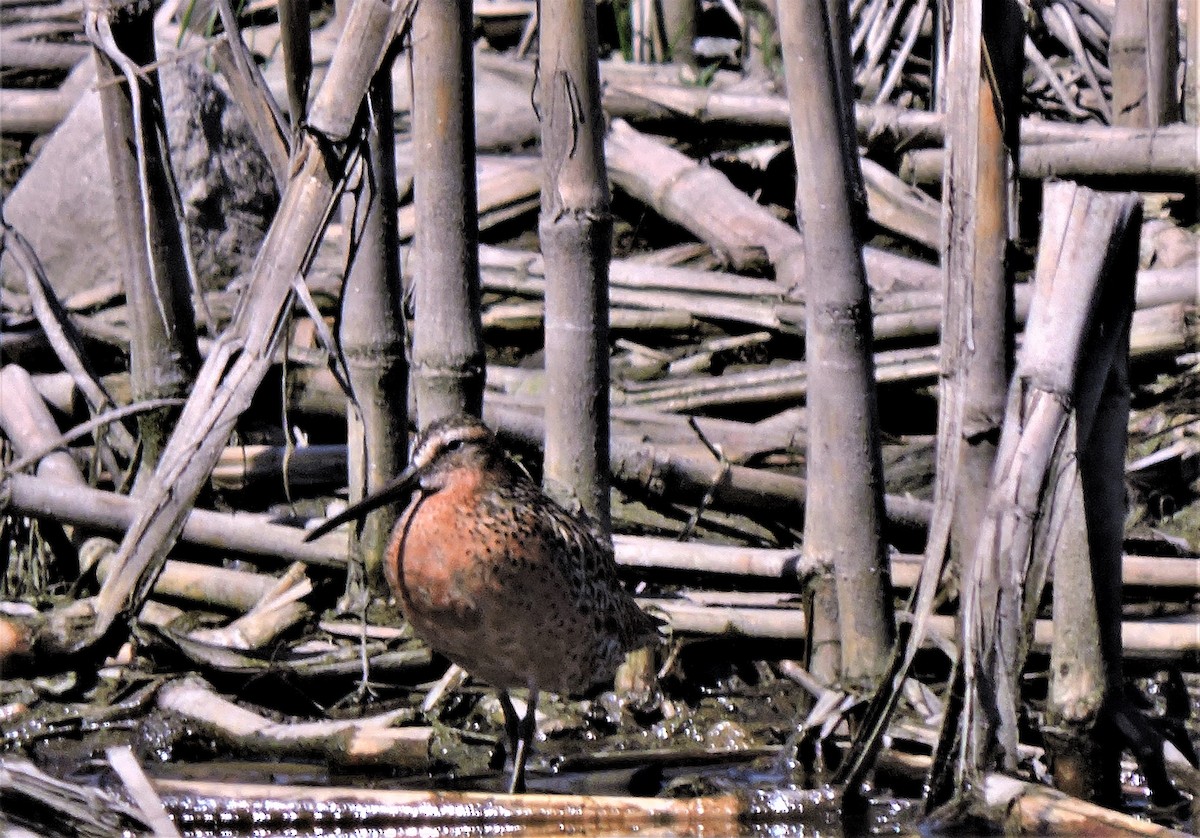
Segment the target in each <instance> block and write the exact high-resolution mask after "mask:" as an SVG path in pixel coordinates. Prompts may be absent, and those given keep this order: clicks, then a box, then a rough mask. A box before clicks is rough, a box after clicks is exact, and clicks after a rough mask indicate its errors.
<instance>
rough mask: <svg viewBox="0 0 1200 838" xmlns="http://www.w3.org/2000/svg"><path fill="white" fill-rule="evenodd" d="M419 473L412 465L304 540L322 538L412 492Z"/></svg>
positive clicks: (315, 528) (312, 531) (315, 529)
mask: <svg viewBox="0 0 1200 838" xmlns="http://www.w3.org/2000/svg"><path fill="white" fill-rule="evenodd" d="M417 475H418V469H417V467H416V466H412V465H410V466H409V467H408V468H406V469H405V470H404V471H402V472H400V474H398V475H397V476H396V477H395V478H393V479H392V481H391V482H389V483H388V484H387V485H386V486H384V487H383V488H382V489H379V490H378V491H376V492H374V493H372V494H370V495H367V496H366V497H365V498H363V499H362V500H360V501H358V502H357V503H352V504H350V505H349V506H347V507H346V508H345V509H343V510H342V511H341V512H339V513H338V514H337V515H334V516H333V517H332V518H330V519H328V520H327V521H325V522H324V523H323V524H320V525H319V526H317V527H314V528H313V529H312V530H310V531H309V533H308V535H306V536H304V540H305V541H312V540H313V539H314V538H320V537H321V536H323V535H325V533H327V532H330V531H331V530H333V529H334V528H336V527H340V526H341V525H342V524H344V523H346V522H347V521H354V520H358V519H360V518H363V517H364V516H366V514H367V513H368V512H371V511H373V510H376V509H378V508H379V507H381V506H387V505H388V504H391V503H395V502H397V501H399V500H401V499H402V498H404V497H405V496H407V495H408V494H410V493H411V492H412V489H413V486H414V484H415V483H416V479H417Z"/></svg>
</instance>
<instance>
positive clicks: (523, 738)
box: [508, 688, 538, 794]
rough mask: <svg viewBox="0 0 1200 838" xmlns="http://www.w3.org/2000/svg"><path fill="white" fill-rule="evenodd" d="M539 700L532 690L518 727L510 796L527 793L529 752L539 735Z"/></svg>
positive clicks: (536, 692) (534, 690) (535, 692)
mask: <svg viewBox="0 0 1200 838" xmlns="http://www.w3.org/2000/svg"><path fill="white" fill-rule="evenodd" d="M537 700H538V691H537V690H536V689H533V688H530V690H529V702H528V704H527V706H526V707H525V716H524V717H523V718H522V719H521V721H520V724H519V725H518V726H517V747H516V750H515V751H514V752H513V770H512V780H511V782H510V783H509V785H508V793H509V794H519V793H520V792H523V791H525V761H526V760H528V759H529V751H530V749H532V748H533V737H534V735H535V734H536V733H537Z"/></svg>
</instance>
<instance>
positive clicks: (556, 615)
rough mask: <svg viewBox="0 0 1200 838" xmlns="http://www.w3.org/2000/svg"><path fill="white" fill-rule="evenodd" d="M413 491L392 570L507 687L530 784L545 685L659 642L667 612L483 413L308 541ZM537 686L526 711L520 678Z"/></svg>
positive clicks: (428, 626) (451, 642)
mask: <svg viewBox="0 0 1200 838" xmlns="http://www.w3.org/2000/svg"><path fill="white" fill-rule="evenodd" d="M405 498H407V499H408V505H407V507H406V508H405V510H404V512H403V513H402V514H401V515H400V518H399V520H398V521H397V522H396V525H395V527H394V529H393V530H392V533H391V537H390V539H389V542H388V547H387V553H386V555H385V558H384V571H385V574H386V576H387V580H388V583H389V584H390V586H391V589H392V591H393V592H394V594H395V596H396V600H397V602H398V603H399V605H400V610H401V611H402V612H403V614H404V617H405V619H407V620H408V622H409V624H410V625H412V627H413V630H414V631H415V632H416V633H417V634H418V635H419V636H420V637H421V638H422V639H424V640H425V642H426V643H428V644H429V646H430V647H431V648H433V649H434V650H435V651H437V652H440V653H441V654H443V655H444V656H445V657H447V658H449V659H450V660H451V661H453V662H454V663H456V664H458V665H459V666H461V667H462V668H463V669H464V670H466V671H467V672H468V673H470V674H471V675H473V676H475V677H477V678H479V679H481V680H483V681H485V682H487V683H488V684H491V685H492V686H493V687H495V688H496V689H497V690H498V691H499V694H500V704H501V707H502V708H503V711H504V723H505V732H506V734H507V738H508V744H509V753H510V754H511V755H512V758H513V768H512V775H511V777H510V783H509V792H510V793H515V792H518V791H523V790H524V788H525V762H526V760H527V759H528V756H529V751H530V749H531V748H532V746H533V739H534V736H535V734H536V717H535V712H536V708H537V699H538V693H539V692H540V691H547V692H552V693H557V694H560V695H565V696H570V695H579V694H582V693H586V692H588V691H589V690H591V689H592V688H593V687H595V686H597V685H599V684H602V683H604V682H606V681H609V680H611V679H612V678H613V676H614V674H615V673H616V670H617V667H618V666H619V665H620V663H621V661H622V660H623V659H624V656H625V655H626V653H628V652H630V651H633V650H634V649H638V648H641V647H643V646H647V645H650V644H651V643H655V642H657V641H658V640H659V638H660V635H659V629H658V621H657V620H656V619H655V618H653V617H651V616H650V615H648V614H646V613H645V612H644V611H642V610H641V609H640V608H639V607H638V606H637V603H635V602H634V600H633V597H632V596H630V595H629V593H628V592H626V590H625V589H624V588H623V587H621V583H620V581H619V580H618V578H617V566H616V562H615V561H614V559H613V551H612V546H611V545H610V544H609V542H608V541H607V540H606V539H604V538H602V537H600V536H598V535H597V534H596V532H594V531H593V528H592V527H591V526H589V524H588V522H586V521H585V520H584V519H583V518H582V517H581V516H579V515H575V514H572V513H571V512H568V511H567V510H566V509H564V508H563V507H562V506H560V505H559V504H557V503H555V502H554V501H553V500H552V499H550V498H549V497H547V496H546V495H545V493H543V492H542V490H541V489H540V488H538V486H537V485H536V484H534V482H533V481H532V480H531V479H530V478H529V476H528V475H527V474H526V473H525V472H524V470H522V469H521V468H520V467H519V466H518V465H517V464H516V463H514V462H513V461H512V460H510V459H509V458H508V456H507V455H506V454H505V452H504V450H503V448H502V447H501V446H500V444H499V442H498V441H497V440H496V437H495V435H494V434H493V433H492V432H491V430H489V429H488V427H487V426H486V425H484V424H483V423H482V422H481V421H479V420H478V419H476V418H474V417H472V416H452V417H449V418H445V419H440V420H438V421H436V422H434V423H433V424H432V425H430V427H429V428H428V429H427V430H426V431H425V432H424V433H422V434H421V435H420V436H419V437H418V438H417V439H416V441H415V442H414V443H413V449H412V457H411V460H410V462H409V465H408V467H407V468H406V469H405V470H404V471H403V472H402V473H401V474H400V475H398V476H397V477H396V478H394V479H393V480H392V481H391V482H389V483H388V484H387V485H386V486H385V487H383V488H382V489H380V490H379V491H378V492H376V493H374V494H373V495H371V496H369V497H367V498H364V499H363V500H361V501H359V502H358V503H355V504H353V505H351V506H350V507H348V508H347V509H346V510H345V511H343V512H341V513H340V514H338V515H336V516H334V517H333V518H330V519H329V520H327V521H325V522H324V523H323V524H321V525H320V526H318V527H316V528H315V529H314V530H313V531H312V532H311V533H310V534H309V535H308V538H309V539H313V538H316V537H318V536H320V535H323V534H324V533H327V532H329V531H330V530H332V529H333V528H334V527H337V526H338V525H340V524H342V523H344V522H346V521H350V520H355V519H359V518H361V517H362V516H363V515H365V514H366V513H367V512H370V511H371V510H373V509H376V508H378V507H380V506H384V505H386V504H390V503H397V502H399V501H401V500H403V499H405ZM519 688H525V689H528V690H529V700H528V703H527V706H526V710H525V714H524V715H523V716H521V715H520V714H518V713H517V712H516V709H515V708H514V707H513V703H512V700H511V698H510V696H509V690H512V689H519Z"/></svg>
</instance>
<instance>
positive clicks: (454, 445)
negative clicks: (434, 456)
mask: <svg viewBox="0 0 1200 838" xmlns="http://www.w3.org/2000/svg"><path fill="white" fill-rule="evenodd" d="M462 447H463V441H462V440H461V439H452V440H450V441H449V442H447V443H446V450H447V451H457V450H458V449H459V448H462Z"/></svg>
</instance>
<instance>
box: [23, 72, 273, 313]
mask: <svg viewBox="0 0 1200 838" xmlns="http://www.w3.org/2000/svg"><path fill="white" fill-rule="evenodd" d="M160 72H161V74H162V87H163V105H164V110H165V113H166V120H167V136H168V139H169V141H170V147H171V161H172V167H173V169H174V171H175V177H176V180H177V182H178V185H179V191H180V194H181V197H182V199H183V202H184V207H185V215H186V218H187V221H188V227H189V231H190V236H191V245H192V254H193V256H194V258H195V262H196V268H197V273H198V274H199V279H200V282H201V285H202V286H203V287H204V288H206V289H213V288H219V287H221V286H223V285H224V284H225V283H226V282H227V281H228V280H229V279H230V278H232V277H234V276H236V275H238V274H240V273H243V272H245V271H247V270H248V269H249V268H250V266H251V264H252V263H253V261H254V256H255V254H256V253H257V252H258V247H259V244H260V243H261V241H262V238H263V235H264V234H265V232H266V229H267V226H268V225H269V224H270V219H271V217H272V216H273V214H274V212H275V208H276V206H277V204H278V195H277V193H276V189H275V183H274V179H273V177H272V175H271V169H270V166H269V165H268V163H267V161H266V158H265V157H264V156H263V154H262V152H261V151H260V149H259V147H258V145H257V142H256V140H255V139H254V136H253V134H252V133H251V131H250V127H249V125H248V123H247V122H246V119H245V117H244V116H243V115H242V112H241V110H240V109H239V108H238V107H237V105H236V104H235V103H233V102H232V101H231V100H230V99H229V97H228V96H227V95H226V94H225V93H224V92H223V91H222V89H221V88H220V87H219V86H218V85H217V83H216V81H215V80H214V78H213V77H212V75H211V74H210V73H209V71H208V70H207V69H206V68H205V67H204V66H203V65H202V64H200V63H199V62H198V61H194V60H191V59H184V60H182V61H181V62H179V63H174V62H168V63H166V64H164V65H163V66H162V69H161V71H160ZM90 87H91V86H90V85H89V90H88V91H87V92H86V93H85V94H84V95H83V96H82V97H80V99H79V101H78V102H77V103H76V105H75V107H74V108H73V109H72V110H71V112H70V114H69V115H68V116H67V118H66V119H65V120H64V121H63V123H62V124H61V125H60V126H59V127H58V128H57V129H56V130H55V132H54V133H53V135H51V137H50V138H49V139H48V140H47V142H46V144H45V146H44V147H43V148H42V150H41V152H40V153H39V154H38V157H37V159H36V160H35V161H34V163H33V165H32V166H30V168H29V170H28V171H27V172H26V173H25V175H24V176H23V177H22V178H21V180H20V182H19V183H18V184H17V185H16V186H15V187H14V188H13V191H12V193H11V194H10V195H9V196H8V198H7V200H6V201H5V202H4V217H5V219H6V220H7V221H8V222H9V223H10V224H12V225H13V226H14V227H16V228H17V229H18V230H19V231H20V232H21V233H22V234H23V235H24V236H25V237H26V238H28V239H29V240H30V242H31V243H32V245H33V247H34V249H35V251H36V252H37V254H38V257H39V258H40V259H41V261H42V264H43V266H44V267H45V269H46V274H47V276H48V277H49V279H50V284H51V285H52V286H53V287H54V290H55V291H56V293H57V294H58V295H59V297H60V298H63V297H67V296H70V295H71V294H74V293H76V292H78V291H81V290H84V289H86V288H90V287H92V286H94V285H96V284H99V283H103V282H107V281H110V280H114V279H119V278H120V277H121V275H122V271H123V268H122V264H121V249H120V242H119V241H118V240H117V234H116V224H115V220H114V217H113V197H112V182H111V179H110V177H109V170H108V155H107V152H106V150H105V147H104V131H103V128H102V124H101V121H100V97H99V94H97V93H96V92H95V91H94V90H92V89H90ZM0 278H2V280H3V283H4V285H5V286H6V287H9V288H14V289H23V288H24V285H25V278H24V276H22V275H21V273H20V272H19V271H18V270H16V268H15V265H13V263H12V261H11V260H10V259H8V258H5V259H4V260H3V261H2V262H0Z"/></svg>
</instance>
